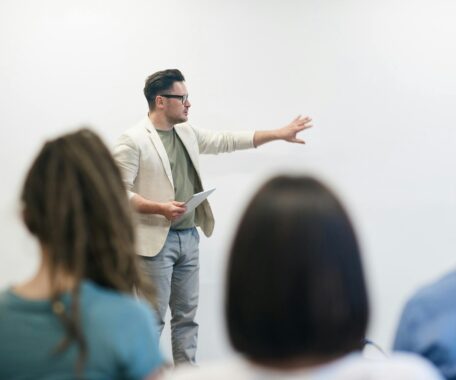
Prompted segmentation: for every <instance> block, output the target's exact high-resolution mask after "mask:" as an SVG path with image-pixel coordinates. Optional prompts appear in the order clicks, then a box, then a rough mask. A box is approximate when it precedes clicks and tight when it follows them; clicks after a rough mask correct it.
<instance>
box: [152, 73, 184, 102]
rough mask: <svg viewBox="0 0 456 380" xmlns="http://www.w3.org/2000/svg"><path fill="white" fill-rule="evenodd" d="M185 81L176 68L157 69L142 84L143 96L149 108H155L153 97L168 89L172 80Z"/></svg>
mask: <svg viewBox="0 0 456 380" xmlns="http://www.w3.org/2000/svg"><path fill="white" fill-rule="evenodd" d="M183 81H185V78H184V76H183V75H182V73H181V72H180V71H179V70H177V69H167V70H163V71H157V72H156V73H154V74H152V75H150V76H149V77H147V79H146V84H145V86H144V96H145V97H146V99H147V103H148V104H149V110H151V111H153V110H154V109H155V97H156V96H157V95H160V94H162V93H163V92H164V91H166V90H169V89H170V88H171V87H172V86H173V84H174V82H183Z"/></svg>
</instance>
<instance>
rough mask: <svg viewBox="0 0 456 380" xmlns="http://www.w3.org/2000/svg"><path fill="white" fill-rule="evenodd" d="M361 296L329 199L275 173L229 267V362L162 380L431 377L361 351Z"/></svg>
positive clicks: (354, 256)
mask: <svg viewBox="0 0 456 380" xmlns="http://www.w3.org/2000/svg"><path fill="white" fill-rule="evenodd" d="M368 314H369V313H368V299H367V291H366V285H365V280H364V275H363V268H362V263H361V258H360V252H359V246H358V242H357V239H356V236H355V233H354V230H353V227H352V224H351V222H350V220H349V218H348V216H347V214H346V212H345V211H344V208H343V207H342V205H341V204H340V202H339V201H338V199H337V198H336V196H335V195H334V194H333V193H332V192H331V191H330V190H329V189H328V188H327V187H325V186H324V185H322V184H321V183H320V182H318V181H317V180H315V179H313V178H309V177H285V176H282V177H276V178H274V179H272V180H270V181H269V182H267V183H266V184H265V185H264V186H263V187H262V188H260V190H259V191H258V192H257V194H256V195H255V196H254V197H253V199H252V201H251V202H250V204H249V206H248V207H247V210H246V212H245V214H244V216H243V218H242V220H241V223H240V225H239V228H238V231H237V234H236V236H235V239H234V243H233V246H232V249H231V253H230V258H229V263H228V278H227V291H226V320H227V325H228V334H229V337H230V340H231V343H232V345H233V347H234V349H235V350H236V351H237V352H238V353H239V354H240V355H241V357H240V358H239V359H238V360H234V361H231V362H225V363H220V364H216V365H212V366H208V367H205V368H204V367H203V368H202V369H200V370H191V369H182V370H181V371H176V372H175V373H174V374H171V375H170V377H169V378H171V379H175V380H176V379H182V380H183V379H186V380H191V379H212V380H213V379H226V380H228V379H230V380H231V379H236V380H247V379H248V380H253V379H255V380H259V379H281V380H283V379H306V380H308V379H309V380H323V379H328V380H332V379H334V380H335V379H341V380H342V379H343V380H366V379H369V380H386V379H388V380H392V379H393V380H435V379H440V377H439V375H438V373H437V371H436V370H435V369H434V368H433V367H432V366H431V365H430V364H428V363H427V362H426V361H424V360H422V359H421V358H419V357H415V356H412V355H397V356H396V355H395V356H392V357H391V358H389V359H386V358H385V359H384V360H375V361H373V360H367V359H364V358H363V357H362V355H361V352H360V351H361V349H362V347H363V344H364V337H365V333H366V327H367V322H368Z"/></svg>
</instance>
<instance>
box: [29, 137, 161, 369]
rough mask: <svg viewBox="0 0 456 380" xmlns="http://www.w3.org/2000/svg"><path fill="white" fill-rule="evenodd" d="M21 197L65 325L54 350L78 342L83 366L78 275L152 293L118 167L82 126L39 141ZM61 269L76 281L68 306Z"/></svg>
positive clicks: (123, 289)
mask: <svg viewBox="0 0 456 380" xmlns="http://www.w3.org/2000/svg"><path fill="white" fill-rule="evenodd" d="M21 198H22V202H23V206H24V220H25V224H26V226H27V227H28V229H29V230H30V232H31V233H32V234H33V235H35V236H36V237H37V238H38V240H39V241H40V243H41V244H42V245H43V246H44V247H45V248H46V260H47V263H48V265H49V273H50V283H51V292H52V294H51V300H52V305H53V311H54V313H55V314H56V315H57V316H58V318H59V319H60V321H61V322H62V323H63V325H64V327H65V330H66V336H65V337H64V339H63V340H62V342H61V343H60V344H59V346H58V347H57V349H56V351H57V352H62V351H64V350H65V349H66V348H67V347H68V346H69V345H70V343H71V342H76V343H77V345H78V346H79V352H80V355H79V359H78V365H77V368H78V370H79V371H80V370H81V369H82V367H83V363H84V362H85V359H86V356H87V345H86V340H85V338H84V334H83V331H82V329H81V320H80V310H79V309H80V302H79V290H80V283H81V281H82V280H84V279H90V280H92V281H93V282H95V283H97V284H99V285H101V286H103V287H106V288H110V289H114V290H116V291H119V292H125V293H130V294H131V293H133V292H134V291H135V289H136V290H138V291H140V292H141V293H142V294H144V295H145V296H146V298H148V299H149V300H150V301H152V300H153V289H152V287H151V285H150V284H148V283H147V282H146V281H145V280H144V279H143V277H142V276H141V275H140V271H139V268H138V264H137V261H136V254H135V246H134V229H133V224H132V219H131V210H130V206H129V203H128V200H127V195H126V190H125V188H124V185H123V183H122V180H121V176H120V172H119V169H118V168H117V166H116V164H115V162H114V160H113V158H112V156H111V154H110V152H109V151H108V149H107V148H106V146H105V145H104V144H103V142H102V141H101V139H100V138H99V137H98V136H97V135H96V134H95V133H94V132H92V131H90V130H89V129H81V130H79V131H77V132H74V133H69V134H66V135H63V136H61V137H59V138H56V139H55V140H52V141H48V142H47V143H45V144H44V146H43V148H42V149H41V151H40V152H39V154H38V156H37V157H36V159H35V161H34V162H33V164H32V166H31V168H30V170H29V172H28V174H27V176H26V179H25V183H24V186H23V190H22V197H21ZM62 273H64V274H67V275H70V276H71V277H72V278H73V279H74V281H75V286H74V288H73V289H72V290H71V293H72V297H71V304H70V307H69V310H65V308H64V307H63V304H62V302H61V301H60V296H61V294H62V292H63V291H65V289H62V288H61V284H60V282H59V281H60V280H59V279H60V278H61V275H62Z"/></svg>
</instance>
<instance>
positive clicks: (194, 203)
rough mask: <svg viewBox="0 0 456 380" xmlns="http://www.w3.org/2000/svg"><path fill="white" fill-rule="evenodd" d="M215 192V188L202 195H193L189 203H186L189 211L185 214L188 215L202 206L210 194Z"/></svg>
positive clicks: (203, 192)
mask: <svg viewBox="0 0 456 380" xmlns="http://www.w3.org/2000/svg"><path fill="white" fill-rule="evenodd" d="M214 191H215V187H214V188H213V189H209V190H206V191H202V192H201V193H196V194H193V195H192V197H191V198H190V199H189V200H188V201H187V202H185V206H187V211H185V212H184V215H186V214H188V213H189V212H191V211H193V210H194V209H195V208H197V207H198V206H199V205H200V204H201V202H203V201H204V200H205V199H206V198H207V197H208V196H209V194H212V193H213V192H214Z"/></svg>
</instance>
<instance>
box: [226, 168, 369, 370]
mask: <svg viewBox="0 0 456 380" xmlns="http://www.w3.org/2000/svg"><path fill="white" fill-rule="evenodd" d="M227 282H228V284H227V295H226V319H227V324H228V333H229V337H230V340H231V343H232V344H233V346H234V348H235V349H236V350H237V351H239V352H241V353H243V354H245V355H246V356H248V357H250V358H251V359H253V360H258V361H268V360H279V361H280V360H287V359H296V358H303V357H306V356H309V357H313V358H315V357H319V358H321V359H324V358H330V357H334V356H340V355H343V354H345V353H348V352H350V351H353V350H356V349H360V348H361V347H362V339H363V338H364V335H365V332H366V328H367V321H368V299H367V291H366V285H365V280H364V275H363V269H362V263H361V258H360V252H359V247H358V243H357V240H356V237H355V233H354V230H353V227H352V224H351V223H350V220H349V218H348V216H347V214H346V212H345V211H344V209H343V207H342V205H341V204H340V203H339V201H338V200H337V198H336V197H335V195H334V194H333V193H332V192H331V191H330V190H328V188H327V187H325V186H324V185H322V184H321V183H320V182H319V181H317V180H315V179H313V178H310V177H287V176H280V177H276V178H273V179H271V180H270V181H268V182H267V183H266V184H265V185H264V186H263V187H261V188H260V190H259V191H258V192H257V193H256V195H255V196H254V197H253V199H252V200H251V202H250V204H249V206H248V207H247V210H246V211H245V214H244V216H243V217H242V220H241V222H240V225H239V227H238V230H237V234H236V236H235V239H234V242H233V245H232V248H231V255H230V259H229V264H228V277H227Z"/></svg>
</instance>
